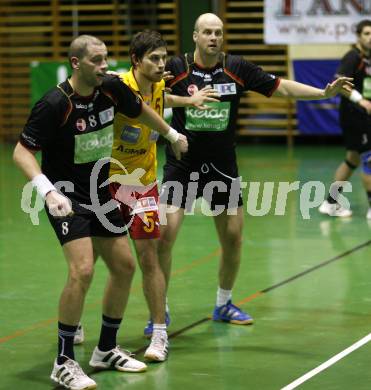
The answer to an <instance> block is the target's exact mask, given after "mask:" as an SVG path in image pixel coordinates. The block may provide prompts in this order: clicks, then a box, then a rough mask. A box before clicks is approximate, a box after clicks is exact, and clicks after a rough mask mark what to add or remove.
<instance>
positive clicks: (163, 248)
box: [157, 231, 175, 254]
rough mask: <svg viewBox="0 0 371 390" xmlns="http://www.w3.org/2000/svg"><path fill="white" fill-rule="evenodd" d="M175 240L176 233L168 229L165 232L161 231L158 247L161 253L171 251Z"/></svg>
mask: <svg viewBox="0 0 371 390" xmlns="http://www.w3.org/2000/svg"><path fill="white" fill-rule="evenodd" d="M174 242H175V235H173V234H172V233H171V232H170V231H167V232H166V233H165V232H164V234H163V233H162V232H161V235H160V238H159V239H158V247H157V251H158V253H159V254H162V253H164V252H168V251H171V249H172V247H173V245H174Z"/></svg>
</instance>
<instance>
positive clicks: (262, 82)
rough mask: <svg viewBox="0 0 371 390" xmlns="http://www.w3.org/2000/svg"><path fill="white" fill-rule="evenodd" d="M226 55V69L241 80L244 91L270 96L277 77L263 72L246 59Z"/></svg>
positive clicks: (275, 85) (275, 86) (274, 88)
mask: <svg viewBox="0 0 371 390" xmlns="http://www.w3.org/2000/svg"><path fill="white" fill-rule="evenodd" d="M228 57H229V61H228V62H227V66H228V69H230V70H231V72H232V73H234V74H235V75H236V77H238V78H239V79H240V80H242V82H243V84H244V88H245V91H254V92H258V93H260V94H262V95H264V96H271V95H272V93H273V92H274V91H275V90H276V88H277V87H278V85H279V78H278V77H276V76H275V75H272V74H270V73H267V72H265V71H264V70H263V69H262V68H260V67H259V66H257V65H255V64H253V63H251V62H248V61H246V60H245V59H243V58H242V57H240V56H228ZM229 64H230V65H229Z"/></svg>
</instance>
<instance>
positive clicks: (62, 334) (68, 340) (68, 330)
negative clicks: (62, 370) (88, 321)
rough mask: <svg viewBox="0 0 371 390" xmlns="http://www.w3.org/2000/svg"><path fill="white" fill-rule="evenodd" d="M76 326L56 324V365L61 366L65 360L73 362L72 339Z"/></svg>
mask: <svg viewBox="0 0 371 390" xmlns="http://www.w3.org/2000/svg"><path fill="white" fill-rule="evenodd" d="M77 326H78V325H76V326H75V325H66V324H62V323H61V322H58V357H57V363H58V364H63V363H64V362H65V361H66V360H67V358H70V359H72V360H75V354H74V352H73V338H74V336H75V333H76V330H77Z"/></svg>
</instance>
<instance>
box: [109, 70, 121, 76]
mask: <svg viewBox="0 0 371 390" xmlns="http://www.w3.org/2000/svg"><path fill="white" fill-rule="evenodd" d="M106 74H108V75H110V76H120V73H118V72H116V71H114V70H107V72H106Z"/></svg>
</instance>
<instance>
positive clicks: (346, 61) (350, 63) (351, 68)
mask: <svg viewBox="0 0 371 390" xmlns="http://www.w3.org/2000/svg"><path fill="white" fill-rule="evenodd" d="M359 63H360V56H359V54H358V53H357V51H356V50H350V51H348V53H346V54H345V56H344V57H343V58H342V59H341V61H340V65H339V67H338V68H337V70H336V77H340V76H346V77H353V76H354V72H355V71H356V69H357V67H358V65H359Z"/></svg>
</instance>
